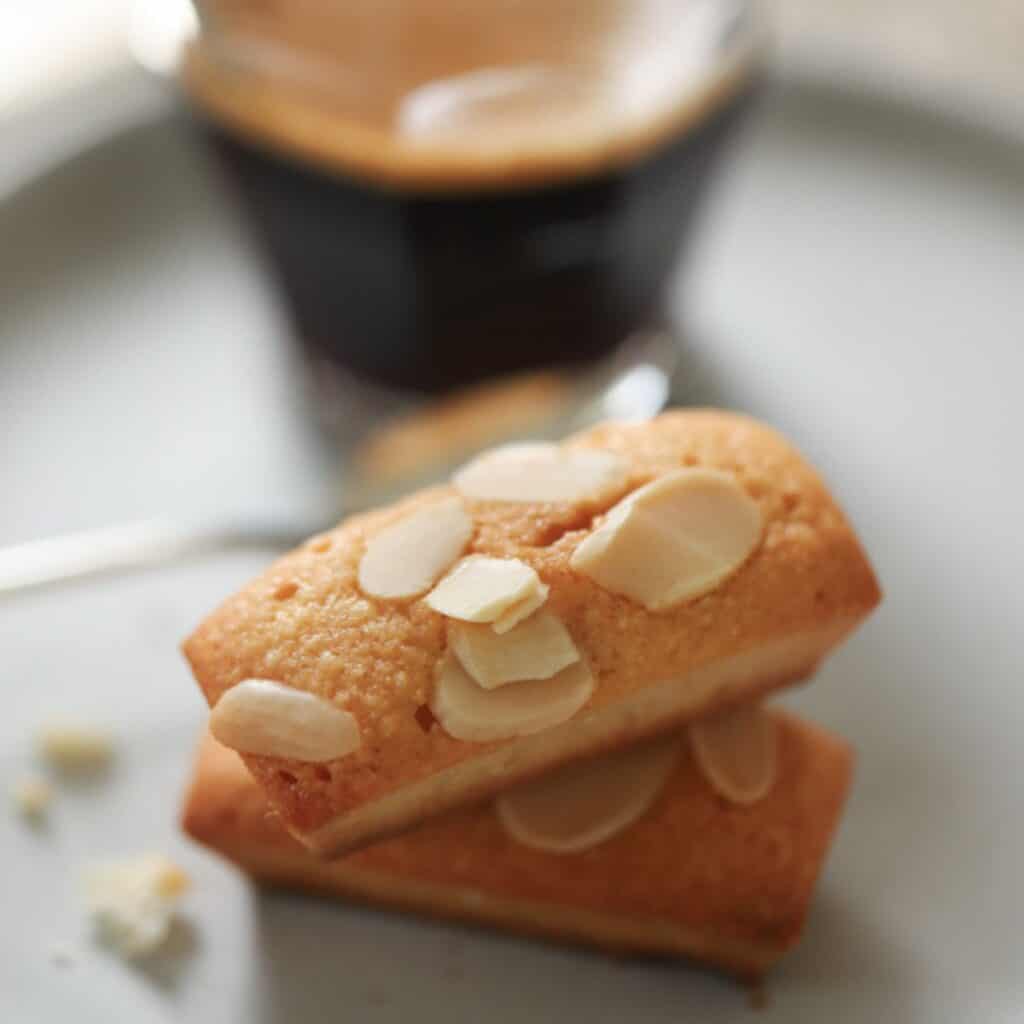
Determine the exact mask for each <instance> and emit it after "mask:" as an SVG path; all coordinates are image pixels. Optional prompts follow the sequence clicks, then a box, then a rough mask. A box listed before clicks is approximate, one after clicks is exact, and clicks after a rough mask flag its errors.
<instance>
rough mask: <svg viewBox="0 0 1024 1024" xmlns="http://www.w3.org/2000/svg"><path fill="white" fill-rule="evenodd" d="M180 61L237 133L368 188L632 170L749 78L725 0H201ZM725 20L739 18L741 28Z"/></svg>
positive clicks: (197, 92)
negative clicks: (202, 12)
mask: <svg viewBox="0 0 1024 1024" xmlns="http://www.w3.org/2000/svg"><path fill="white" fill-rule="evenodd" d="M206 8H207V17H206V19H205V21H204V25H206V26H208V27H209V31H205V32H204V34H203V36H202V38H201V40H200V41H199V42H198V43H196V44H194V45H193V46H192V47H191V48H190V50H189V52H188V54H187V57H186V62H185V68H184V76H183V77H184V82H185V86H186V89H187V90H188V92H189V93H190V94H191V95H192V97H193V99H194V100H195V101H196V103H198V105H199V106H200V107H201V108H202V109H204V110H205V111H206V112H207V113H208V114H210V115H212V116H213V117H215V118H217V119H219V120H221V121H223V122H224V123H225V124H226V125H228V126H230V127H231V128H232V129H233V130H234V131H236V132H237V133H240V134H242V135H244V136H247V137H249V138H251V139H253V140H256V141H262V142H264V143H265V144H267V145H269V146H271V147H273V148H274V149H276V150H279V151H282V152H287V153H292V154H294V155H297V156H301V157H302V158H304V159H306V160H309V161H312V162H314V163H316V164H317V165H320V166H322V167H324V168H333V169H337V170H341V171H344V172H346V173H348V174H351V175H355V176H358V177H361V178H364V179H370V180H372V182H373V183H374V184H375V185H378V186H388V187H399V188H405V189H408V188H412V189H415V190H417V191H419V190H429V191H442V192H444V191H455V190H459V191H461V190H465V189H466V188H474V189H488V188H501V189H507V188H509V187H510V186H513V185H536V184H540V183H553V182H557V181H560V180H564V179H565V178H577V177H585V176H588V175H593V174H598V173H603V172H607V171H609V170H613V169H615V168H618V167H622V166H624V165H627V164H630V163H633V162H635V161H636V160H638V159H640V158H642V157H643V156H644V155H645V154H646V153H648V152H650V151H652V150H654V149H657V148H658V147H659V146H660V145H662V144H664V143H665V142H666V141H668V140H669V139H670V138H671V137H674V136H676V135H678V134H679V133H681V132H683V131H685V130H686V129H687V127H688V126H689V125H691V124H694V123H696V122H698V121H700V120H701V119H703V118H704V117H706V116H707V115H708V113H709V112H710V111H711V110H713V109H714V108H716V107H717V106H719V105H721V104H723V103H724V102H725V101H726V100H727V99H728V98H729V97H730V96H731V95H732V94H734V93H735V92H736V91H737V89H739V88H740V87H741V85H742V84H743V82H744V81H745V80H746V79H747V77H748V73H749V64H750V59H751V51H752V40H753V38H754V36H755V35H756V33H752V32H750V31H749V30H748V31H737V30H736V26H735V25H734V24H733V23H732V20H735V19H737V18H739V17H741V16H749V9H748V8H747V7H746V6H745V5H736V4H730V3H728V2H723V0H588V2H586V3H581V2H578V0H577V2H564V3H554V4H552V3H551V2H550V0H523V2H515V3H512V2H509V0H504V2H492V3H481V2H480V0H473V2H470V0H406V2H401V0H390V2H383V3H379V4H372V5H371V4H356V3H339V4H325V3H323V2H322V0H321V2H316V0H208V2H207V4H206ZM731 19H732V20H731Z"/></svg>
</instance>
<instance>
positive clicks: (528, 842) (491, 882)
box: [184, 411, 879, 976]
mask: <svg viewBox="0 0 1024 1024" xmlns="http://www.w3.org/2000/svg"><path fill="white" fill-rule="evenodd" d="M878 600H879V591H878V586H877V583H876V581H875V577H874V575H873V573H872V570H871V567H870V565H869V564H868V562H867V560H866V558H865V556H864V553H863V551H862V550H861V547H860V545H859V543H858V541H857V538H856V536H855V535H854V533H853V531H852V529H851V528H850V526H849V524H848V522H847V521H846V519H845V518H844V516H843V514H842V512H841V511H840V510H839V509H838V507H837V506H836V504H835V502H834V501H833V500H832V498H831V497H830V495H829V493H828V491H827V490H826V488H825V486H824V485H823V483H822V482H821V480H820V479H819V478H818V476H817V475H816V474H815V473H814V471H813V470H812V469H811V468H810V467H809V466H808V465H807V464H806V462H804V461H803V459H802V458H801V457H800V456H799V454H798V453H797V452H796V451H794V449H793V448H792V447H791V446H790V445H788V444H787V443H786V442H785V441H784V440H783V439H782V438H781V437H779V436H778V435H777V434H776V433H774V432H773V431H771V430H769V429H768V428H766V427H764V426H762V425H759V424H757V423H755V422H753V421H751V420H749V419H746V418H744V417H740V416H736V415H732V414H726V413H720V412H713V411H687V412H673V413H668V414H665V415H663V416H660V417H659V418H657V419H655V420H653V421H649V422H646V423H641V424H628V425H627V424H607V425H603V426H599V427H597V428H595V429H592V430H589V431H587V432H586V433H583V434H580V435H576V436H574V437H572V438H569V439H568V440H567V441H565V442H564V443H563V444H560V445H553V444H518V445H508V446H505V447H502V448H498V449H495V450H493V451H491V452H488V453H485V454H484V455H482V456H480V457H478V458H477V459H475V460H474V461H473V462H471V463H470V464H468V465H467V466H465V467H464V468H463V469H461V470H460V471H459V472H458V473H456V474H455V476H454V477H453V479H452V480H451V482H450V484H448V485H446V486H440V487H435V488H431V489H428V490H425V491H421V492H419V493H417V494H414V495H411V496H410V497H409V498H407V499H405V500H403V501H400V502H398V503H397V504H395V505H393V506H391V507H389V508H386V509H381V510H377V511H374V512H372V513H369V514H367V515H363V516H359V517H356V518H353V519H350V520H348V521H347V522H345V523H342V524H341V525H340V526H339V527H338V528H337V529H336V530H333V531H331V532H330V533H327V534H324V535H322V536H319V537H315V538H313V539H312V540H310V541H309V542H308V543H307V544H306V545H304V546H303V547H302V548H301V549H299V550H297V551H295V552H293V553H291V554H289V555H287V556H285V557H284V558H282V559H281V560H279V561H278V562H277V563H275V564H274V565H272V566H271V567H270V568H269V569H268V570H267V572H266V573H265V574H264V575H263V576H262V577H261V578H259V579H258V580H256V581H254V582H253V583H251V584H250V585H249V586H247V587H246V588H245V589H244V590H243V591H242V592H241V593H239V594H237V595H235V596H234V597H232V598H230V599H229V600H228V601H227V602H226V603H225V604H224V605H222V606H221V608H220V609H218V610H217V611H216V612H214V613H213V614H212V615H211V616H210V617H209V618H208V619H207V620H206V621H205V622H204V623H203V624H202V625H201V626H200V627H199V628H198V629H197V630H196V632H195V633H194V634H193V635H192V636H191V637H190V638H189V639H188V641H187V642H186V645H185V651H186V654H187V656H188V658H189V661H190V662H191V664H192V667H193V670H194V672H195V676H196V679H197V680H198V682H199V685H200V687H201V689H202V691H203V694H204V695H205V697H206V699H207V701H208V702H209V704H210V706H211V709H212V710H211V716H210V735H209V736H207V737H206V738H205V739H204V740H203V743H202V745H201V748H200V752H199V757H198V761H197V767H196V772H195V777H194V779H193V782H192V785H191V787H190V790H189V792H188V795H187V798H186V804H185V811H184V822H185V828H186V830H187V831H188V832H189V833H190V834H191V835H192V836H194V837H195V838H196V839H198V840H199V841H201V842H203V843H205V844H207V845H208V846H211V847H213V848H214V849H216V850H218V851H220V852H222V853H223V854H224V855H226V856H227V857H229V858H230V859H231V860H233V861H235V862H236V863H238V864H239V865H240V866H241V867H242V868H243V869H245V870H246V871H248V872H250V873H251V874H252V875H253V876H255V877H257V878H260V879H266V880H268V881H272V882H280V883H286V884H294V885H299V886H303V887H310V888H315V889H319V890H323V891H325V892H328V893H331V894H335V895H338V896H339V897H343V898H346V899H360V900H369V901H372V902H375V903H381V904H385V905H389V906H393V907H398V908H403V909H409V910H415V911H420V912H424V913H431V914H439V915H445V916H451V917H458V918H464V919H468V920H472V921H477V922H482V923H486V924H490V925H495V926H499V927H503V928H508V929H514V930H517V931H525V932H530V933H534V934H538V935H543V936H548V937H553V938H559V939H566V940H571V941H578V942H584V943H589V944H593V945H597V946H600V947H603V948H608V949H613V950H616V951H642V952H657V953H669V954H678V955H683V956H688V957H692V958H695V959H698V960H701V961H703V962H706V963H709V964H712V965H716V966H719V967H722V968H724V969H726V970H729V971H732V972H734V973H736V974H740V975H745V976H756V975H758V974H760V973H762V972H763V971H764V970H765V969H766V968H768V967H769V966H770V965H771V964H772V963H773V962H774V961H775V960H776V959H777V958H778V957H779V956H780V955H781V954H782V953H783V952H784V951H785V950H786V949H787V948H788V947H789V946H790V945H792V943H793V942H794V941H795V940H796V938H797V936H798V934H799V931H800V928H801V925H802V922H803V920H804V918H805V916H806V913H807V909H808V906H809V903H810V899H811V895H812V890H813V886H814V883H815V880H816V878H817V875H818V873H819V870H820V867H821V865H822V863H823V860H824V857H825V855H826V852H827V849H828V845H829V842H830V839H831V836H832V834H833V831H834V829H835V826H836V824H837V822H838V818H839V815H840V813H841V809H842V805H843V801H844V797H845V793H846V790H847V786H848V782H849V777H850V771H851V762H852V759H851V754H850V751H849V749H848V748H847V746H846V745H845V744H844V743H843V741H841V740H839V739H838V738H836V737H834V736H831V735H830V734H828V733H826V732H824V731H823V730H821V729H819V728H817V727H815V726H812V725H809V724H807V723H805V722H802V721H800V720H798V719H797V718H795V717H793V716H792V715H789V714H784V713H782V712H779V711H774V710H768V709H766V708H765V706H764V701H765V698H767V697H768V696H770V695H771V694H772V693H773V692H775V691H776V690H779V689H781V688H782V687H784V686H787V685H790V684H793V683H796V682H800V681H803V680H806V679H808V678H810V677H811V676H812V675H813V673H814V672H815V670H816V668H817V667H818V665H819V664H820V663H821V661H822V659H823V658H824V657H825V656H826V655H827V654H828V653H829V652H830V651H831V650H832V649H833V648H834V647H835V646H836V645H837V644H838V643H839V642H840V641H841V640H842V639H843V638H844V637H845V636H846V635H847V634H848V633H849V632H850V631H851V630H852V629H853V628H854V627H855V626H856V625H857V624H858V623H859V622H860V620H861V619H862V618H863V617H864V616H865V615H866V614H867V613H868V612H869V611H870V610H871V609H872V608H873V607H874V606H875V604H877V602H878ZM268 809H271V810H272V811H273V812H275V813H274V815H273V816H271V815H268V813H267V811H268Z"/></svg>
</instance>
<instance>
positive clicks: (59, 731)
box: [36, 722, 114, 775]
mask: <svg viewBox="0 0 1024 1024" xmlns="http://www.w3.org/2000/svg"><path fill="white" fill-rule="evenodd" d="M36 746H37V749H38V751H39V753H40V755H41V756H42V757H43V758H44V759H45V760H46V761H47V762H48V763H49V764H50V765H52V766H53V767H54V768H56V769H58V770H59V771H61V772H64V773H65V774H67V775H87V774H92V773H95V772H98V771H101V770H103V769H104V768H106V767H107V766H108V765H109V764H110V762H111V761H112V760H113V757H114V743H113V740H112V739H111V737H110V734H109V733H107V732H106V731H104V730H103V729H98V728H96V727H95V726H90V725H81V724H74V723H70V722H51V723H50V724H48V725H45V726H43V728H42V729H40V730H39V733H38V734H37V737H36Z"/></svg>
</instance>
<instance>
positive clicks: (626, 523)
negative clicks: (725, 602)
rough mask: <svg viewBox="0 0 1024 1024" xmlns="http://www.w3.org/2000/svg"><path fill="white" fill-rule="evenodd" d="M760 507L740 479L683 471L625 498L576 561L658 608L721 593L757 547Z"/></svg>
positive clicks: (708, 471)
mask: <svg viewBox="0 0 1024 1024" xmlns="http://www.w3.org/2000/svg"><path fill="white" fill-rule="evenodd" d="M761 525H762V524H761V509H760V507H759V506H758V504H757V502H755V501H754V500H753V499H752V498H751V497H750V496H749V495H748V494H747V493H746V492H745V491H744V490H743V488H742V487H740V485H739V484H738V483H737V481H736V480H735V478H734V477H732V476H730V475H729V474H727V473H721V472H719V471H717V470H711V469H680V470H677V471H675V472H673V473H669V474H667V475H666V476H663V477H660V478H659V479H657V480H655V481H653V482H652V483H649V484H647V485H646V486H645V487H641V488H640V489H639V490H638V491H635V492H634V493H632V494H630V495H629V496H628V497H627V498H625V499H624V500H623V501H621V502H619V504H618V505H616V506H615V507H614V508H613V509H612V510H611V511H610V512H609V513H608V516H607V518H606V519H605V521H604V523H602V525H601V526H600V527H598V529H596V530H595V531H594V532H593V533H591V534H590V535H589V536H588V537H586V538H584V540H583V541H582V542H581V543H580V545H579V546H578V547H577V548H576V550H575V551H574V552H573V555H572V558H571V559H570V562H569V564H570V565H571V566H572V567H573V568H574V569H576V570H577V571H578V572H582V573H585V574H586V575H587V576H590V577H591V579H593V580H594V581H595V582H597V583H599V584H600V585H601V586H602V587H604V588H605V589H606V590H610V591H612V592H613V593H616V594H623V595H625V596H626V597H630V598H632V599H633V600H635V601H638V602H639V603H640V604H642V605H644V607H645V608H648V609H650V610H651V611H662V610H663V609H665V608H671V607H672V606H673V605H677V604H680V603H682V602H683V601H688V600H690V599H692V598H695V597H699V596H700V595H701V594H706V593H708V592H709V591H711V590H714V589H715V587H717V586H718V585H719V584H720V583H721V582H722V581H723V580H724V579H726V577H728V576H729V575H731V574H732V573H734V572H735V571H736V570H737V569H738V568H739V567H740V566H741V565H742V564H743V563H744V562H745V561H746V559H747V558H748V557H749V556H750V554H751V552H752V551H753V550H754V548H755V547H757V543H758V541H759V540H760V537H761Z"/></svg>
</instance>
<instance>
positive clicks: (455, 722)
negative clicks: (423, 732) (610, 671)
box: [430, 651, 594, 743]
mask: <svg viewBox="0 0 1024 1024" xmlns="http://www.w3.org/2000/svg"><path fill="white" fill-rule="evenodd" d="M593 692H594V677H593V675H591V672H590V668H589V667H588V665H587V664H586V662H584V661H578V662H576V664H574V665H570V666H569V667H568V668H566V669H563V670H562V671H561V672H559V673H558V674H557V675H555V676H552V677H551V678H550V679H533V680H530V681H529V682H523V683H512V684H510V685H508V686H502V687H500V688H499V689H497V690H485V689H484V688H483V687H482V686H478V685H477V684H476V683H475V682H474V681H473V680H472V678H470V676H469V675H468V674H467V673H466V671H465V669H463V667H462V666H461V665H460V664H459V661H458V659H457V658H456V657H455V655H454V654H453V653H452V652H451V651H449V652H448V653H447V654H446V655H445V657H444V658H443V659H442V661H441V663H440V664H439V665H438V670H437V684H436V685H435V687H434V695H433V697H432V698H431V701H430V710H431V711H432V712H433V714H434V717H435V718H436V719H437V721H438V722H439V724H440V725H441V728H442V729H444V731H445V732H446V733H448V735H449V736H454V737H455V739H457V740H465V741H467V742H469V743H488V742H490V741H491V740H504V739H510V738H511V737H513V736H526V735H529V734H530V733H535V732H541V731H542V730H543V729H549V728H551V726H554V725H558V724H559V723H560V722H564V721H566V720H567V719H570V718H572V716H573V715H575V714H576V712H577V711H579V710H580V708H582V707H583V705H584V704H586V703H587V701H588V700H589V699H590V695H591V694H592V693H593Z"/></svg>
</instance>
